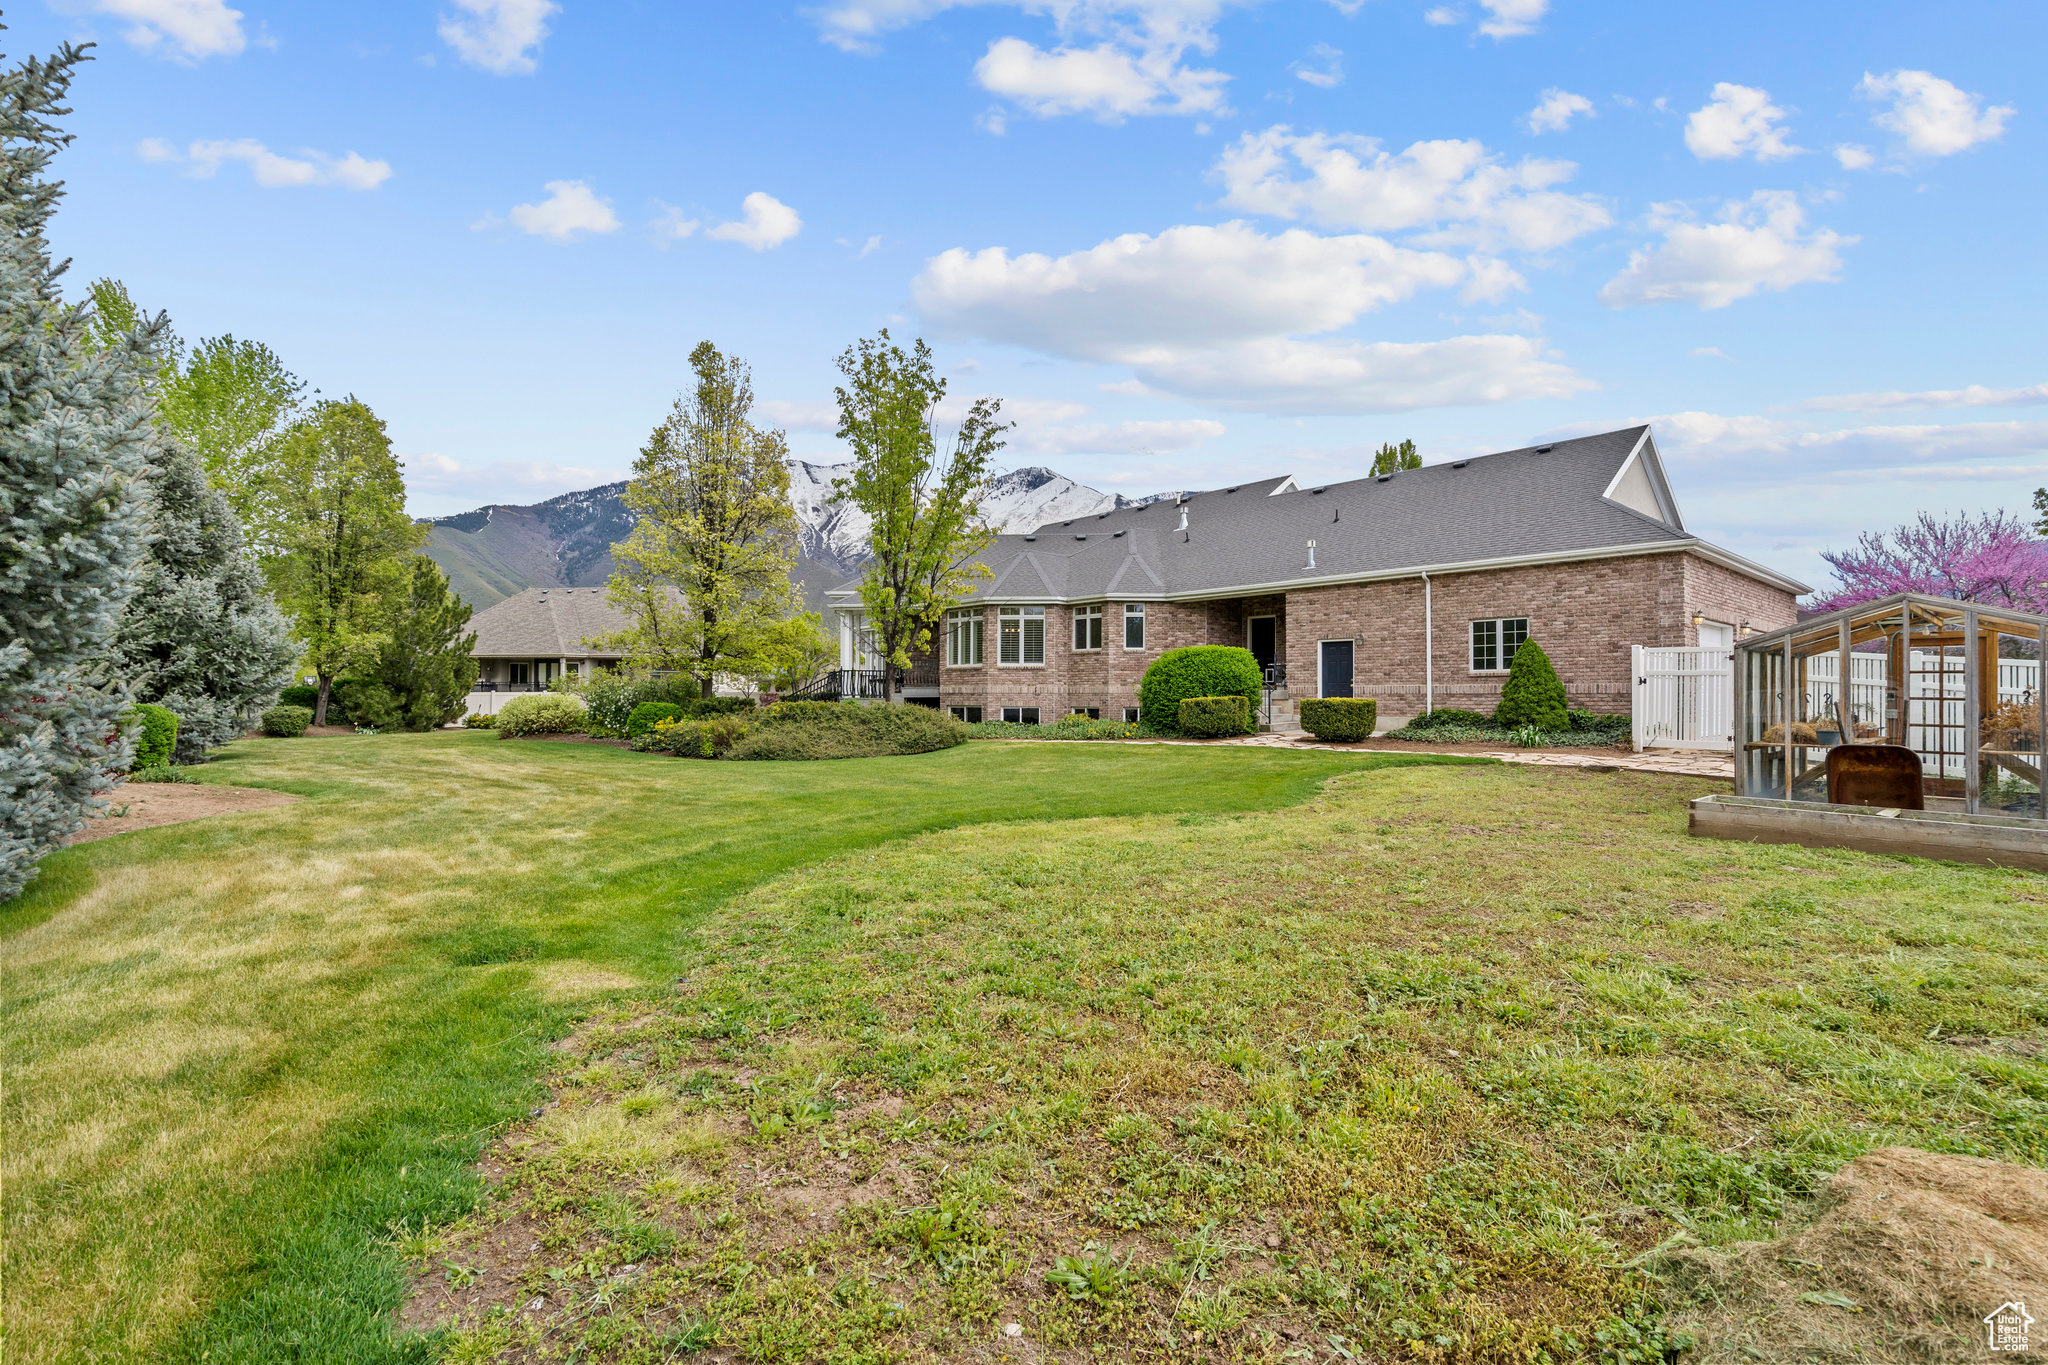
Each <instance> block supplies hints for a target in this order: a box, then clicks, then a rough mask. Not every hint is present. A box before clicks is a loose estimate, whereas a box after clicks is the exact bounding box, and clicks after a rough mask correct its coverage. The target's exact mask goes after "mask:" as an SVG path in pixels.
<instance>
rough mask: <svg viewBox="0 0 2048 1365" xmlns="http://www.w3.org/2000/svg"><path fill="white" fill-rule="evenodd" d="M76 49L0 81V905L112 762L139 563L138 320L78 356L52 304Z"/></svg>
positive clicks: (74, 334)
mask: <svg viewBox="0 0 2048 1365" xmlns="http://www.w3.org/2000/svg"><path fill="white" fill-rule="evenodd" d="M84 60H86V56H85V52H84V50H83V49H81V48H78V47H75V46H73V45H71V44H68V43H67V44H65V45H64V46H63V47H62V48H60V49H59V50H58V52H57V54H56V55H55V56H54V57H51V58H49V59H47V60H43V59H34V58H32V59H30V60H28V61H26V62H24V63H23V64H22V65H21V66H19V67H15V68H12V69H9V70H6V71H4V72H0V388H4V392H5V397H6V401H5V402H4V403H0V899H6V898H9V897H12V896H14V895H16V894H18V893H19V892H20V890H21V889H22V887H23V886H24V885H26V884H27V882H28V880H29V878H30V877H32V876H34V875H35V863H36V860H37V859H38V858H40V857H41V856H42V855H43V854H44V853H45V852H47V851H48V850H49V849H51V848H52V847H54V846H56V845H57V844H58V843H59V842H61V841H62V840H63V839H64V837H65V836H66V835H68V834H70V833H71V832H72V831H74V830H76V829H77V828H78V827H79V826H80V825H82V824H83V823H84V822H85V815H86V812H87V811H88V810H89V809H90V808H91V806H92V805H93V798H94V793H96V792H99V791H102V790H104V789H105V788H106V787H107V786H108V785H109V783H110V782H111V780H112V774H113V772H114V771H116V770H118V768H119V767H120V766H121V765H122V763H123V761H124V760H125V758H126V754H127V748H128V745H127V741H126V739H125V738H124V737H123V736H122V735H121V732H120V724H119V721H120V714H121V710H122V708H123V707H124V706H125V705H126V704H127V694H126V689H125V688H124V687H123V685H122V683H121V680H120V679H119V678H117V677H115V676H113V675H112V674H110V673H109V672H108V671H107V669H106V667H105V663H106V659H107V656H108V652H109V648H110V646H111V645H112V644H113V641H114V635H115V631H116V629H117V627H118V625H119V622H120V617H121V610H122V608H123V607H124V606H125V605H126V604H127V601H128V598H129V596H130V594H131V593H132V592H133V591H134V587H135V583H136V579H137V577H138V572H139V567H140V564H141V561H142V558H143V555H144V552H145V550H146V548H147V536H148V529H147V508H146V501H145V498H144V493H143V488H142V474H143V470H144V468H145V466H146V462H147V459H148V454H149V447H150V440H151V434H150V429H149V424H148V416H149V407H148V395H147V393H146V392H145V390H144V388H143V384H142V378H143V375H144V373H145V371H146V369H147V368H148V366H149V364H150V352H151V349H152V347H153V346H154V344H155V332H156V329H157V328H159V327H160V326H161V323H160V322H155V323H152V324H150V325H149V326H147V327H144V328H142V329H140V330H137V331H132V332H130V333H129V334H128V335H127V336H126V337H125V338H123V339H121V340H120V341H119V342H117V343H116V344H115V345H112V346H109V347H107V348H106V349H104V350H99V351H95V350H94V349H93V348H92V346H91V344H90V342H89V338H88V331H89V329H90V327H91V317H90V310H89V309H87V308H70V307H67V306H66V305H65V304H64V303H63V301H62V300H61V299H60V298H59V297H58V293H57V278H58V276H59V275H60V274H61V273H62V270H63V267H62V266H60V265H55V264H53V263H52V262H51V260H50V250H49V243H48V241H47V239H46V238H45V236H44V233H45V229H46V228H47V227H48V224H49V219H50V215H51V213H52V212H53V211H54V209H55V208H56V204H57V201H58V199H59V197H60V196H61V195H62V192H63V190H62V185H61V183H60V182H56V181H51V180H46V179H45V178H44V173H45V171H46V170H47V169H48V168H49V163H50V160H51V158H52V157H53V156H55V155H56V153H57V151H58V150H59V149H60V148H62V147H63V146H64V145H65V144H66V143H68V142H69V141H70V140H71V139H70V137H69V136H68V135H67V134H65V133H63V132H62V131H61V130H60V129H59V127H58V124H57V122H56V120H58V119H59V118H62V117H63V116H64V115H66V114H68V113H69V112H70V110H68V109H66V108H64V107H63V99H64V96H65V93H66V91H67V89H68V88H69V86H70V83H71V77H72V74H73V71H74V69H75V68H76V67H77V65H78V64H79V63H80V62H81V61H84Z"/></svg>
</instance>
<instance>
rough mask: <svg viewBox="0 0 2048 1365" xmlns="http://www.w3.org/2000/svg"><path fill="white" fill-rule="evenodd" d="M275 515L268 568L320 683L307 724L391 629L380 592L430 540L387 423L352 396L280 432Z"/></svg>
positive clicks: (393, 584)
mask: <svg viewBox="0 0 2048 1365" xmlns="http://www.w3.org/2000/svg"><path fill="white" fill-rule="evenodd" d="M267 463H268V464H269V466H270V467H271V468H272V469H273V470H274V471H275V475H276V480H277V482H276V493H277V496H276V506H277V514H276V523H275V533H274V537H273V540H272V543H271V544H269V545H266V546H265V547H264V549H265V553H264V557H263V563H264V570H265V572H266V574H267V576H268V577H269V579H270V583H271V586H272V588H273V589H274V590H275V591H276V593H277V599H278V604H279V605H280V606H282V607H283V608H284V610H285V613H286V615H288V616H290V617H291V619H292V624H293V626H294V628H295V630H296V632H297V634H298V639H299V644H300V647H301V649H302V650H303V651H304V652H303V654H302V656H301V657H302V658H303V659H304V660H305V664H306V667H307V668H308V669H309V670H311V672H312V673H313V675H314V677H315V678H316V679H317V681H318V684H319V692H318V694H317V696H316V700H315V701H314V704H313V723H314V724H315V725H324V724H326V723H327V697H328V694H329V692H331V691H332V690H333V687H334V680H335V678H337V677H339V676H340V675H341V674H342V673H343V672H344V671H346V670H348V669H350V668H354V667H358V666H362V665H366V664H368V663H369V662H370V661H371V660H372V659H374V658H375V656H376V653H377V650H378V648H379V647H380V646H382V645H383V644H384V642H385V639H386V638H387V634H386V627H387V625H388V620H389V615H388V613H389V608H388V605H387V602H386V600H385V599H386V597H387V596H388V595H390V594H392V593H393V592H395V591H396V590H397V589H398V588H399V587H400V586H401V584H402V583H403V581H404V575H405V574H406V573H407V572H408V570H409V568H410V564H409V559H410V556H411V554H412V552H413V551H414V550H416V549H418V548H419V546H420V545H421V544H422V543H424V541H425V540H426V532H425V530H424V529H423V528H421V527H419V526H416V525H414V524H413V522H412V520H411V519H410V518H409V517H407V516H406V515H405V482H404V479H403V476H402V474H401V472H400V469H399V463H398V460H397V458H396V457H394V456H393V455H392V453H391V440H390V438H389V437H388V436H386V435H385V433H384V423H383V422H382V421H381V420H379V418H378V417H377V414H376V413H374V412H372V411H370V409H369V407H368V405H366V404H364V403H361V402H359V401H357V400H356V399H354V398H345V399H330V400H328V401H326V402H322V403H317V404H315V405H314V407H313V410H312V412H311V413H309V414H308V415H307V416H306V417H305V418H304V419H302V420H301V421H299V422H297V423H295V424H293V426H292V427H291V428H290V429H289V430H288V431H286V432H285V433H284V434H283V435H282V436H280V437H279V438H278V439H277V441H276V442H275V443H274V445H273V447H272V453H271V455H270V456H269V457H268V460H267Z"/></svg>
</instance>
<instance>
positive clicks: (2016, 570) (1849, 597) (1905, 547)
mask: <svg viewBox="0 0 2048 1365" xmlns="http://www.w3.org/2000/svg"><path fill="white" fill-rule="evenodd" d="M1821 558H1822V559H1824V560H1826V561H1827V563H1828V565H1829V567H1831V568H1832V569H1834V571H1835V576H1836V578H1837V580H1838V581H1837V583H1836V585H1835V587H1834V589H1833V590H1832V591H1830V592H1827V593H1825V594H1823V595H1821V596H1820V597H1819V598H1817V599H1815V601H1814V607H1815V609H1816V610H1819V611H1835V610H1837V609H1839V608H1842V607H1853V606H1856V605H1857V604H1859V603H1862V602H1869V601H1873V600H1875V599H1877V598H1880V597H1889V596H1891V595H1892V594H1893V593H1899V592H1917V593H1925V594H1927V595H1928V596H1931V597H1952V598H1955V599H1957V600H1958V601H1964V602H1986V603H1994V604H1996V605H1999V606H2007V607H2018V608H2020V609H2021V610H2022V611H2034V612H2040V611H2048V540H2042V539H2040V538H2038V537H2036V536H2034V535H2032V534H2030V532H2029V530H2028V527H2027V525H2026V523H2025V522H2023V521H2021V520H2020V519H2019V518H2018V517H2016V516H2012V515H2010V514H2009V513H2005V512H1984V513H1979V514H1977V515H1975V516H1970V515H1967V514H1958V515H1956V516H1953V517H1947V518H1941V517H1936V516H1934V515H1933V514H1932V513H1929V512H1922V513H1921V514H1920V515H1919V516H1918V517H1917V518H1916V519H1914V520H1913V521H1910V522H1908V523H1906V524H1905V525H1903V526H1896V527H1893V528H1892V529H1891V530H1889V531H1880V532H1874V533H1873V532H1869V531H1866V532H1864V533H1863V535H1862V536H1860V537H1858V539H1857V541H1856V546H1855V548H1854V549H1850V550H1833V551H1823V552H1822V554H1821Z"/></svg>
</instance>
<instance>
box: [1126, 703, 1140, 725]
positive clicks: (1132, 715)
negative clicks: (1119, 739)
mask: <svg viewBox="0 0 2048 1365" xmlns="http://www.w3.org/2000/svg"><path fill="white" fill-rule="evenodd" d="M1124 721H1125V723H1126V724H1130V725H1136V724H1137V723H1138V708H1137V707H1135V706H1126V707H1125V708H1124Z"/></svg>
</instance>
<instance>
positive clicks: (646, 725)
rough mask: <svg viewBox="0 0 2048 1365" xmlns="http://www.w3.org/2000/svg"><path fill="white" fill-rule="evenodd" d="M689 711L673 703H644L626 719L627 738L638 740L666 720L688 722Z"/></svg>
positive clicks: (634, 709)
mask: <svg viewBox="0 0 2048 1365" xmlns="http://www.w3.org/2000/svg"><path fill="white" fill-rule="evenodd" d="M689 714H690V713H689V711H688V709H687V708H685V707H681V706H678V705H676V704H675V703H674V702H672V701H643V702H641V703H640V704H639V705H638V706H636V707H634V708H633V714H632V715H630V716H628V717H627V718H626V738H628V739H638V738H640V736H642V735H644V734H646V733H648V732H649V731H650V730H652V729H654V727H655V726H656V725H658V724H660V723H661V722H662V721H665V720H686V719H688V718H689Z"/></svg>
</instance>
